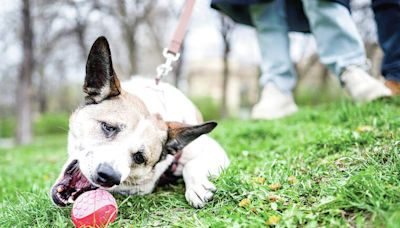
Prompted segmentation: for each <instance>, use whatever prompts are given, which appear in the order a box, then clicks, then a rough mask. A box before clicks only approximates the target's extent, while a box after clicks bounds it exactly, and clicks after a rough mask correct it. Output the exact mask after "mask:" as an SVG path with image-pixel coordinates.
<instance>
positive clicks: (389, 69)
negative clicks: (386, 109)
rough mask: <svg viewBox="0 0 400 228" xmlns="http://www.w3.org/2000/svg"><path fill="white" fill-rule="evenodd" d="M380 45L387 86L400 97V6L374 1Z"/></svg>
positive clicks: (382, 69)
mask: <svg viewBox="0 0 400 228" xmlns="http://www.w3.org/2000/svg"><path fill="white" fill-rule="evenodd" d="M372 3H373V4H372V8H373V10H374V14H375V21H376V24H377V27H378V39H379V44H380V46H381V48H382V50H383V53H384V58H383V62H382V67H381V72H382V75H383V77H384V78H385V79H386V85H387V86H388V87H389V88H390V89H391V90H392V92H393V93H394V94H397V95H400V45H399V44H400V4H399V3H398V2H397V3H395V1H393V3H386V2H382V1H377V0H373V1H372Z"/></svg>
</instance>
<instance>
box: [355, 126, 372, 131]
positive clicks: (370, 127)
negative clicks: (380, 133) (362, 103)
mask: <svg viewBox="0 0 400 228" xmlns="http://www.w3.org/2000/svg"><path fill="white" fill-rule="evenodd" d="M373 130H374V128H373V127H372V126H369V125H363V126H359V127H357V129H356V131H357V132H369V131H373Z"/></svg>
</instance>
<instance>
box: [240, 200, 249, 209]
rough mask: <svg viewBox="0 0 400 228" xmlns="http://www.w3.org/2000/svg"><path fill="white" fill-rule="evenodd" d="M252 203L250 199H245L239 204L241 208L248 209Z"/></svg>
mask: <svg viewBox="0 0 400 228" xmlns="http://www.w3.org/2000/svg"><path fill="white" fill-rule="evenodd" d="M250 203H251V201H250V199H249V198H244V199H242V200H241V201H240V202H239V206H240V207H247V206H248V205H250Z"/></svg>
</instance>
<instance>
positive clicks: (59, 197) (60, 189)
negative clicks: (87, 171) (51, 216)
mask: <svg viewBox="0 0 400 228" xmlns="http://www.w3.org/2000/svg"><path fill="white" fill-rule="evenodd" d="M94 189H97V187H96V186H94V185H92V184H91V183H90V182H89V180H88V179H87V178H86V177H85V176H84V175H83V174H82V172H81V170H80V169H79V163H78V161H77V160H73V161H72V162H71V164H69V165H68V167H67V168H66V169H65V171H64V175H63V177H62V178H61V180H60V181H59V182H58V183H56V184H55V185H54V187H53V189H52V190H51V197H52V198H53V201H54V203H55V204H57V205H58V206H62V207H63V206H66V205H67V204H68V203H73V202H74V201H75V199H76V198H78V196H79V195H81V194H82V193H84V192H86V191H90V190H94Z"/></svg>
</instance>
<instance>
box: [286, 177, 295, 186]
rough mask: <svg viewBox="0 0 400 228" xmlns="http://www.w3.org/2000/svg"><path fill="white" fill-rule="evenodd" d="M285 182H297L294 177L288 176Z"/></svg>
mask: <svg viewBox="0 0 400 228" xmlns="http://www.w3.org/2000/svg"><path fill="white" fill-rule="evenodd" d="M287 180H288V182H289V184H296V182H297V178H296V177H295V176H290V177H288V179H287Z"/></svg>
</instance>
